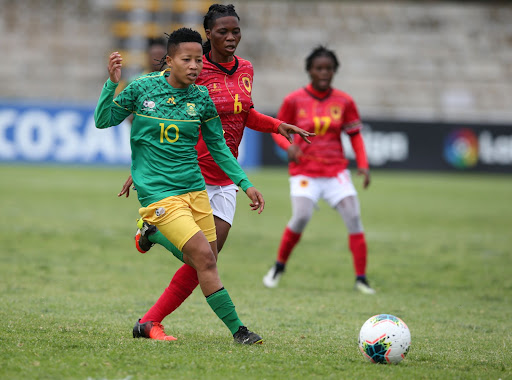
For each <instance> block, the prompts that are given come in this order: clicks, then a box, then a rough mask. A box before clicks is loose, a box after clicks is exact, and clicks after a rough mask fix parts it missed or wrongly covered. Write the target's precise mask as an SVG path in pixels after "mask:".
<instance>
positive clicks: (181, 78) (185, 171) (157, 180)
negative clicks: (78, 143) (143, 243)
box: [94, 28, 265, 344]
mask: <svg viewBox="0 0 512 380" xmlns="http://www.w3.org/2000/svg"><path fill="white" fill-rule="evenodd" d="M168 47H169V49H168V55H167V57H166V63H167V66H168V67H169V69H167V70H165V71H163V72H161V73H152V74H149V75H147V76H143V77H140V78H139V79H137V80H136V81H134V82H132V83H130V85H129V86H128V87H127V88H126V89H125V90H123V91H122V92H121V93H120V94H119V95H118V96H117V97H116V98H115V99H113V97H114V92H115V90H116V87H117V83H119V80H120V78H121V66H122V57H121V55H120V54H119V53H118V52H114V53H112V54H111V55H110V57H109V64H108V71H109V79H108V80H107V82H106V83H105V85H104V86H103V90H102V92H101V95H100V99H99V101H98V105H97V107H96V110H95V113H94V119H95V122H96V127H97V128H108V127H111V126H114V125H118V124H119V123H121V121H123V120H124V119H125V118H126V117H127V116H129V115H132V114H133V115H134V117H133V123H132V127H131V133H130V144H131V149H132V165H131V175H132V178H133V182H134V185H135V186H136V188H137V196H138V199H139V202H140V204H141V206H142V207H141V208H140V209H139V214H140V215H141V217H142V220H144V221H146V222H148V223H149V224H151V225H155V226H156V227H157V228H158V230H159V231H160V232H161V233H162V234H163V235H164V236H165V237H166V238H167V239H168V240H169V241H171V242H172V243H173V244H174V245H175V246H176V247H178V249H179V250H180V251H181V252H182V253H183V254H182V255H179V256H178V258H179V259H180V260H181V261H183V262H185V263H186V264H188V265H190V266H192V267H194V268H195V270H196V271H197V276H198V279H199V285H200V287H201V290H202V292H203V294H204V295H205V297H206V301H207V302H208V304H209V305H210V307H211V308H212V310H213V311H214V312H215V313H216V314H217V316H218V317H219V318H220V319H221V320H222V321H223V322H224V324H225V325H226V326H227V327H228V329H229V330H230V331H231V333H232V334H233V337H234V339H235V342H237V343H242V344H255V343H262V341H263V340H262V338H261V337H260V336H259V335H258V334H255V333H253V332H251V331H249V330H248V329H247V328H246V327H245V326H244V324H243V323H242V322H241V321H240V319H239V318H238V315H237V313H236V311H235V306H234V305H233V302H232V300H231V298H230V296H229V294H228V292H227V290H226V289H224V287H223V286H222V283H221V281H220V278H219V274H218V271H217V264H216V257H217V244H216V232H215V223H214V220H213V214H212V209H211V206H210V203H209V201H208V195H207V193H206V187H205V182H204V179H203V176H202V175H201V170H200V168H199V166H198V164H197V151H196V149H195V146H196V143H197V140H198V136H199V133H200V132H201V133H202V136H203V139H204V141H205V142H206V144H207V146H208V149H209V150H210V152H211V154H212V156H213V158H214V159H215V162H216V163H217V164H218V165H219V166H220V167H221V168H222V169H223V170H224V171H225V172H226V174H227V175H228V176H229V177H230V179H231V180H232V181H233V182H234V183H235V184H237V185H238V186H240V187H241V188H242V189H243V190H244V191H245V192H246V194H247V196H248V197H249V198H250V199H251V202H252V203H251V204H250V206H251V208H252V209H253V210H258V213H261V212H262V211H263V208H264V205H265V201H264V199H263V196H262V195H261V193H260V192H259V191H258V190H256V189H255V188H254V186H253V185H252V184H251V182H250V181H249V179H248V178H247V176H246V174H245V173H244V171H243V170H242V169H241V167H240V165H239V164H238V162H237V160H236V159H235V158H234V157H233V155H232V154H231V152H230V150H229V148H228V147H227V145H226V142H225V140H224V137H223V134H222V125H221V122H220V119H219V116H218V114H217V110H216V108H215V105H214V104H213V102H212V100H211V98H210V97H209V95H208V90H207V88H206V87H204V86H198V85H195V84H194V82H195V81H196V79H197V77H198V75H199V73H200V72H201V69H202V67H203V51H202V39H201V35H200V34H199V33H198V32H196V31H194V30H192V29H188V28H181V29H178V30H176V31H174V32H173V33H172V34H171V35H170V36H169V41H168ZM153 324H154V322H146V323H143V324H139V326H138V329H139V333H140V336H144V335H146V330H150V329H151V328H153ZM135 333H136V331H135V329H134V336H135Z"/></svg>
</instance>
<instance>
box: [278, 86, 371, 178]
mask: <svg viewBox="0 0 512 380" xmlns="http://www.w3.org/2000/svg"><path fill="white" fill-rule="evenodd" d="M277 117H278V118H279V119H281V120H283V121H285V122H287V123H290V124H295V125H296V126H297V127H300V128H302V129H305V130H306V131H308V132H314V133H316V136H314V137H312V138H311V144H307V143H306V142H305V141H304V140H302V139H301V138H300V136H298V135H295V136H294V144H297V145H299V147H300V149H301V150H302V152H303V155H302V157H301V159H300V163H299V164H297V163H295V162H290V164H289V172H290V175H299V174H302V175H306V176H308V177H335V176H336V175H337V174H338V173H339V172H340V171H342V170H344V169H346V167H347V165H348V160H347V159H346V158H345V155H344V154H343V146H342V143H341V132H342V131H344V132H346V133H347V134H349V135H354V134H357V133H358V132H359V131H360V130H361V120H360V119H359V113H358V111H357V108H356V105H355V103H354V101H353V99H352V97H351V96H350V95H348V94H347V93H345V92H343V91H340V90H337V89H329V90H328V91H326V92H323V93H320V92H318V91H315V90H314V89H313V87H312V86H311V85H308V86H306V87H304V88H301V89H298V90H296V91H294V92H292V93H290V94H289V95H288V96H286V98H285V99H284V101H283V104H282V106H281V108H280V109H279V113H278V115H277ZM272 137H273V138H274V140H275V141H276V142H277V143H278V144H279V146H280V147H281V148H283V149H284V148H287V147H288V146H289V144H285V141H286V139H282V136H280V135H274V134H273V135H272ZM363 153H364V149H363Z"/></svg>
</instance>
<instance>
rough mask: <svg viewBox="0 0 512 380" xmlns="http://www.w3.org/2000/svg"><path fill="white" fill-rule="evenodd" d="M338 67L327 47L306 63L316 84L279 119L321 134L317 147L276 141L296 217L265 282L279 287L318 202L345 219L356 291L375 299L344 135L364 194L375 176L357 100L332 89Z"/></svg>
mask: <svg viewBox="0 0 512 380" xmlns="http://www.w3.org/2000/svg"><path fill="white" fill-rule="evenodd" d="M338 66H339V62H338V58H337V57H336V54H335V53H334V52H333V51H331V50H328V49H326V48H325V47H323V46H319V47H317V48H315V49H314V50H313V51H312V52H311V53H310V55H309V56H308V57H307V58H306V71H307V72H308V74H309V77H310V80H311V82H310V83H309V84H308V85H307V86H305V87H303V88H300V89H298V90H295V91H294V92H292V93H290V94H289V95H288V96H286V98H285V99H284V101H283V104H282V106H281V108H280V109H279V112H278V115H277V117H278V118H279V119H281V120H284V121H286V122H288V123H292V124H296V125H297V126H299V127H301V128H303V129H305V130H307V131H310V132H314V133H316V136H315V139H314V140H313V142H312V144H304V143H303V142H302V141H301V140H300V139H297V138H295V140H294V142H293V144H292V145H290V144H289V143H288V141H286V139H283V138H281V136H279V135H276V134H273V135H272V137H273V138H274V140H275V142H276V143H277V144H278V145H279V147H281V148H282V149H284V150H286V151H287V153H288V159H289V167H288V168H289V173H290V196H291V203H292V216H291V219H290V220H289V222H288V224H287V226H286V228H285V230H284V232H283V235H282V238H281V243H280V246H279V250H278V253H277V259H276V262H275V264H274V265H273V266H272V268H270V270H269V271H268V273H267V274H266V275H265V276H264V277H263V284H264V285H265V286H267V287H269V288H275V287H276V286H277V285H278V283H279V280H280V279H281V277H282V275H283V273H284V271H285V267H286V263H287V262H288V259H289V258H290V255H291V253H292V251H293V249H294V247H295V246H296V244H297V243H298V242H299V240H300V238H301V235H302V232H303V231H304V229H305V228H306V225H307V224H308V222H309V221H310V219H311V217H312V216H313V211H314V210H315V208H316V207H317V203H318V201H319V200H320V199H324V200H325V201H326V202H327V203H328V204H329V205H330V206H331V207H332V208H333V209H335V210H336V211H337V212H338V213H339V214H340V216H341V217H342V219H343V220H344V222H345V225H346V227H347V230H348V234H349V235H348V245H349V248H350V251H351V252H352V258H353V263H354V269H355V274H356V281H355V289H356V290H358V291H360V292H361V293H365V294H374V293H375V290H374V289H372V288H371V287H370V285H369V283H368V280H367V279H366V256H367V247H366V240H365V235H364V230H363V224H362V222H361V214H360V207H359V200H358V197H357V192H356V189H355V187H354V185H353V183H352V180H351V176H350V172H349V170H348V169H347V166H348V160H347V159H346V158H345V155H344V154H343V146H342V143H341V133H342V132H344V133H346V134H347V135H348V136H349V137H350V142H351V144H352V147H353V149H354V152H355V154H356V162H357V167H358V174H360V175H362V176H363V177H364V182H363V187H364V188H365V189H366V188H367V187H368V185H369V184H370V172H369V167H368V160H367V157H366V152H365V148H364V142H363V138H362V136H361V134H360V131H361V128H362V124H361V120H360V118H359V113H358V111H357V107H356V105H355V103H354V100H353V99H352V97H351V96H350V95H348V94H347V93H345V92H343V91H340V90H338V89H335V88H332V87H331V83H332V80H333V78H334V75H335V73H336V71H337V69H338Z"/></svg>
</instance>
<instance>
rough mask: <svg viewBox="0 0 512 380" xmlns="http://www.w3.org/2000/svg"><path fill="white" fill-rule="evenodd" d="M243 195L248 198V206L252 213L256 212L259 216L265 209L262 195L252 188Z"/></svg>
mask: <svg viewBox="0 0 512 380" xmlns="http://www.w3.org/2000/svg"><path fill="white" fill-rule="evenodd" d="M245 194H247V196H248V197H249V199H250V200H251V201H252V203H250V204H249V206H251V209H252V210H253V211H255V210H258V209H259V210H258V214H261V212H262V211H263V209H264V208H265V200H264V199H263V195H262V194H261V193H260V192H259V191H258V190H256V188H255V187H254V186H252V187H249V188H248V189H247V190H246V191H245Z"/></svg>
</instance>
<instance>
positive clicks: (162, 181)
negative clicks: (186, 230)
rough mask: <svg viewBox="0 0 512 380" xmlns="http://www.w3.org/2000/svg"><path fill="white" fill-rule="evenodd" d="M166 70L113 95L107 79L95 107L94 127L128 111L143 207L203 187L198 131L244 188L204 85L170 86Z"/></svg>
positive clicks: (134, 175) (106, 124)
mask: <svg viewBox="0 0 512 380" xmlns="http://www.w3.org/2000/svg"><path fill="white" fill-rule="evenodd" d="M166 75H168V70H166V71H162V72H160V73H151V74H148V75H146V76H142V77H140V78H138V79H137V80H135V81H133V82H132V83H130V85H128V87H126V88H125V89H124V90H123V91H122V92H121V93H120V94H119V95H118V96H117V97H116V98H115V99H113V96H114V92H115V89H116V87H117V84H115V83H113V82H111V81H110V79H109V80H107V82H106V83H105V85H104V86H103V90H102V92H101V95H100V99H99V101H98V105H97V107H96V110H95V112H94V119H95V122H96V127H97V128H108V127H111V126H113V125H118V124H119V123H121V121H123V120H124V119H125V118H126V117H127V116H128V115H130V114H133V115H134V117H133V122H132V127H131V133H130V145H131V149H132V166H131V173H132V178H133V183H134V185H135V187H136V189H137V196H138V198H139V202H140V203H141V205H142V206H144V207H147V206H148V205H150V204H151V203H154V202H157V201H159V200H161V199H164V198H166V197H169V196H172V195H180V194H185V193H188V192H192V191H199V190H204V189H205V182H204V179H203V177H202V175H201V170H200V168H199V165H198V162H197V151H196V149H195V146H196V144H197V140H198V137H199V133H200V131H201V132H202V135H203V139H204V141H205V142H206V144H207V146H208V148H209V150H210V152H211V154H212V156H213V158H214V159H215V162H217V164H218V165H219V166H220V167H221V168H222V169H223V170H224V171H225V172H226V174H228V176H229V177H230V178H231V180H232V181H233V182H234V183H236V184H237V185H239V186H241V187H242V189H243V190H244V191H245V190H247V188H249V187H251V186H252V184H251V183H250V182H249V180H248V179H247V176H246V175H245V173H244V171H243V170H242V169H241V168H240V165H239V164H238V162H237V161H236V159H235V158H234V157H233V155H232V153H231V151H230V150H229V148H228V147H227V145H226V142H225V140H224V137H223V133H222V125H221V122H220V119H219V116H218V114H217V110H216V108H215V105H214V104H213V102H212V100H211V98H210V96H209V95H208V90H207V88H206V87H204V86H197V85H195V84H194V85H191V86H189V87H188V88H185V89H177V88H173V87H172V86H171V85H170V84H169V83H168V82H167V79H166Z"/></svg>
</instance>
